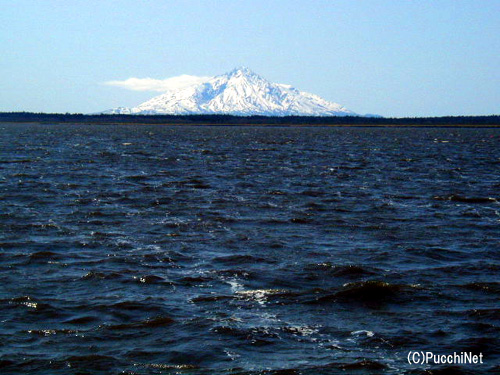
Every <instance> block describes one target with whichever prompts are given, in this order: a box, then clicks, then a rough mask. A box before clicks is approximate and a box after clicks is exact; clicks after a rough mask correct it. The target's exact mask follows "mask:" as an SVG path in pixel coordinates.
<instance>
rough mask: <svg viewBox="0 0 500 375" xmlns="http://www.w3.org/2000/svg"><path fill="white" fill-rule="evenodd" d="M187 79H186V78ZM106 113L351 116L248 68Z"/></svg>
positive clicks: (345, 110) (342, 109) (195, 82)
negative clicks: (270, 80) (273, 81)
mask: <svg viewBox="0 0 500 375" xmlns="http://www.w3.org/2000/svg"><path fill="white" fill-rule="evenodd" d="M186 77H187V76H186ZM103 113H107V114H142V115H151V114H153V115H156V114H158V115H159V114H174V115H187V114H231V115H242V116H248V115H264V116H293V115H295V116H355V115H356V114H355V113H354V112H352V111H350V110H348V109H347V108H345V107H343V106H341V105H340V104H337V103H333V102H329V101H326V100H325V99H322V98H320V97H319V96H317V95H314V94H310V93H307V92H303V91H299V90H297V89H296V88H294V87H292V86H290V85H284V84H279V83H272V82H269V81H267V80H266V79H264V78H262V77H261V76H259V75H257V74H255V73H254V72H252V71H251V70H250V69H248V68H237V69H234V70H232V71H231V72H229V73H227V74H223V75H219V76H216V77H211V78H210V77H209V78H206V80H205V81H202V82H200V80H197V81H194V82H193V84H191V85H186V84H185V83H184V84H183V85H180V87H179V88H175V87H174V88H172V89H169V90H168V91H166V92H165V93H164V94H161V95H159V96H156V97H154V98H152V99H151V100H148V101H147V102H144V103H142V104H140V105H138V106H137V107H133V108H124V107H118V108H115V109H111V110H108V111H105V112H103Z"/></svg>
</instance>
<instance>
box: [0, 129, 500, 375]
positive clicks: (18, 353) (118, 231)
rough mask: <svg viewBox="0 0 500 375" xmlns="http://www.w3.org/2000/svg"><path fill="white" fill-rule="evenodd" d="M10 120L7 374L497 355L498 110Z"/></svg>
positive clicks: (0, 217)
mask: <svg viewBox="0 0 500 375" xmlns="http://www.w3.org/2000/svg"><path fill="white" fill-rule="evenodd" d="M0 130H1V137H0V194H1V198H2V200H1V203H0V207H1V210H0V225H1V226H0V231H1V232H0V233H1V234H0V280H1V291H0V328H1V330H0V373H2V374H16V373H18V374H121V373H123V374H252V375H253V374H280V375H295V374H311V375H312V374H336V373H344V374H351V373H353V374H358V373H359V374H385V373H387V374H399V373H404V374H490V373H491V374H493V373H500V365H499V364H500V329H499V324H500V303H499V297H500V276H499V275H500V251H499V247H500V242H499V239H500V230H499V226H500V204H499V202H498V201H497V200H496V199H497V198H500V193H499V192H500V173H499V172H500V133H499V132H498V130H495V129H390V128H377V129H368V128H251V127H245V128H238V127H167V126H91V125H88V126H82V125H78V126H69V125H66V126H60V125H57V126H56V125H53V126H49V125H46V126H43V125H27V124H21V125H9V124H1V125H0ZM410 350H412V351H413V350H418V351H420V350H423V351H428V350H430V351H433V352H434V353H436V354H451V353H453V352H461V351H471V352H473V353H476V354H479V353H482V354H483V356H484V362H485V363H484V364H482V365H469V366H452V365H446V366H437V365H429V366H417V365H409V364H408V363H407V359H406V358H407V354H408V352H409V351H410ZM440 369H441V370H440ZM426 371H427V372H426Z"/></svg>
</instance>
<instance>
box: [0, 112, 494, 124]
mask: <svg viewBox="0 0 500 375" xmlns="http://www.w3.org/2000/svg"><path fill="white" fill-rule="evenodd" d="M0 122H36V123H42V124H54V123H64V124H83V123H91V124H165V125H274V126H279V125H284V126H294V125H296V126H300V125H302V126H304V125H338V126H340V125H344V126H369V125H372V126H500V116H499V115H491V116H446V117H405V118H386V117H358V116H342V117H338V116H332V117H311V116H285V117H269V116H231V115H182V116H180V115H179V116H178V115H107V114H106V115H104V114H96V115H84V114H79V113H76V114H75V113H64V114H63V113H32V112H0Z"/></svg>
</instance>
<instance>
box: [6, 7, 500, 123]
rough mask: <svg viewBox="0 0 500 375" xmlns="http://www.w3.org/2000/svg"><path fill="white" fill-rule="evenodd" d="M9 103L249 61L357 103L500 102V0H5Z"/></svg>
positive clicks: (74, 108) (34, 103) (109, 103)
mask: <svg viewBox="0 0 500 375" xmlns="http://www.w3.org/2000/svg"><path fill="white" fill-rule="evenodd" d="M0 30H1V31H0V48H1V51H2V53H1V57H0V87H1V90H0V111H42V112H80V113H88V112H96V111H100V110H105V109H108V108H112V107H117V106H134V105H137V104H139V103H141V102H142V101H144V100H146V99H149V98H151V97H153V96H155V95H158V93H155V92H136V91H127V90H124V89H121V88H117V87H111V86H106V85H104V84H103V82H105V81H110V80H125V79H127V78H130V77H138V78H145V77H151V78H157V79H164V78H168V77H172V76H177V75H181V74H191V75H200V76H211V75H217V74H222V73H225V72H226V71H229V70H231V69H232V68H234V67H236V66H240V65H245V66H248V67H249V68H251V69H252V70H254V71H255V72H256V73H259V74H260V75H262V76H264V77H265V78H267V79H269V80H270V81H273V82H279V83H288V84H291V85H293V86H295V87H297V88H299V89H301V90H303V91H309V92H312V93H315V94H318V95H320V96H322V97H324V98H325V99H327V100H331V101H335V102H338V103H340V104H342V105H344V106H346V107H347V108H349V109H351V110H353V111H355V112H358V113H378V114H381V115H384V116H426V115H430V116H438V115H473V114H477V115H485V114H499V113H500V0H499V1H493V0H481V1H474V0H469V1H463V0H433V1H401V0H391V1H389V0H387V1H384V0H356V1H354V0H341V1H333V0H327V1H306V0H304V1H293V0H287V1H278V0H265V1H256V0H251V1H250V0H248V1H226V0H217V1H208V0H207V1H201V0H200V1H189V0H183V1H167V0H149V1H118V0H116V1H110V0H106V1H103V0H98V1H96V0H86V1H80V0H64V1H63V0H61V1H55V0H45V1H44V0H39V1H34V0H16V1H4V2H3V3H2V10H1V12H0Z"/></svg>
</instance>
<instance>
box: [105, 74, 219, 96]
mask: <svg viewBox="0 0 500 375" xmlns="http://www.w3.org/2000/svg"><path fill="white" fill-rule="evenodd" d="M211 78H212V77H197V76H190V75H187V74H183V75H181V76H178V77H171V78H167V79H154V78H128V79H126V80H124V81H107V82H104V84H105V85H108V86H116V87H121V88H124V89H127V90H134V91H159V92H166V91H170V90H181V89H184V88H187V87H189V86H194V85H199V84H202V83H205V82H207V81H208V80H209V79H211Z"/></svg>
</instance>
